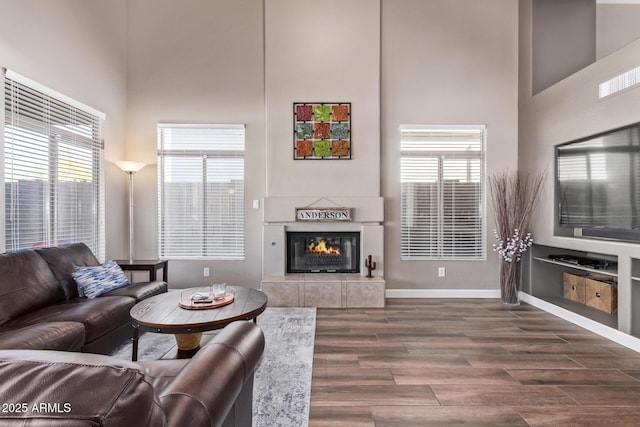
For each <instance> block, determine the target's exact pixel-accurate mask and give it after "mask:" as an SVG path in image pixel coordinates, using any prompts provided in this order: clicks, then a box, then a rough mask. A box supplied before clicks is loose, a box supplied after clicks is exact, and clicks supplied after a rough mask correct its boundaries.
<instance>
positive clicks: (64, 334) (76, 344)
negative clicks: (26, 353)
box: [0, 322, 84, 351]
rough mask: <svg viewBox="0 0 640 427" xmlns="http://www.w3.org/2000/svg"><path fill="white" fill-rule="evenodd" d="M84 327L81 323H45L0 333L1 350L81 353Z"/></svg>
mask: <svg viewBox="0 0 640 427" xmlns="http://www.w3.org/2000/svg"><path fill="white" fill-rule="evenodd" d="M83 345H84V325H83V324H82V323H79V322H45V323H38V324H36V325H30V326H25V327H22V328H18V329H11V330H7V331H0V349H25V350H28V349H33V350H63V351H80V350H81V349H82V346H83Z"/></svg>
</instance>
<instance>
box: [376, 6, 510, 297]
mask: <svg viewBox="0 0 640 427" xmlns="http://www.w3.org/2000/svg"><path fill="white" fill-rule="evenodd" d="M517 40H518V5H517V3H516V2H513V1H511V0H430V1H422V0H383V1H382V80H381V82H382V83H381V84H382V101H381V106H382V109H381V114H382V127H381V128H382V131H381V136H382V159H383V160H382V176H383V181H382V182H383V187H382V190H383V196H384V197H385V263H386V269H385V274H386V280H387V288H388V289H389V288H400V289H420V288H426V289H433V288H435V289H496V288H497V287H498V283H499V280H498V258H497V255H496V254H495V253H493V252H492V250H491V245H492V244H493V243H494V242H493V241H492V239H493V236H492V233H491V232H490V230H492V229H493V228H494V225H493V219H492V217H491V216H489V220H488V221H487V229H488V232H487V259H486V261H473V262H459V261H458V262H456V261H402V260H401V259H400V195H399V193H400V180H399V176H400V172H399V166H400V159H399V153H400V150H399V144H400V132H399V126H400V125H401V124H433V125H442V124H454V125H455V124H463V125H466V124H486V125H487V134H488V142H487V173H488V174H491V173H493V172H495V171H497V170H502V169H505V168H510V169H515V167H516V161H517V144H518V129H517V107H518V105H517V88H518V54H517V52H518V50H517V49H518V45H517ZM487 212H490V209H489V205H487ZM439 266H444V267H445V268H446V277H445V278H438V275H437V271H438V267H439Z"/></svg>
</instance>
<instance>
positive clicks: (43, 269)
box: [0, 250, 65, 325]
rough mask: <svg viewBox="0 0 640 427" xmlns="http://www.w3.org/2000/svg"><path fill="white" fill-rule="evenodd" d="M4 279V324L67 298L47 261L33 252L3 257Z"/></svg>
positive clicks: (0, 306) (0, 272) (0, 305)
mask: <svg viewBox="0 0 640 427" xmlns="http://www.w3.org/2000/svg"><path fill="white" fill-rule="evenodd" d="M0 280H1V281H2V285H1V286H0V325H2V324H4V323H7V322H8V321H10V320H11V319H13V318H15V317H18V316H20V315H22V314H25V313H28V312H30V311H32V310H36V309H39V308H41V307H44V306H47V305H51V304H56V303H58V302H61V301H63V300H64V297H65V296H64V292H63V290H62V288H61V287H60V285H59V283H58V281H57V280H56V278H55V276H54V275H53V273H52V272H51V269H49V266H48V265H47V263H46V262H45V260H44V259H42V258H41V257H40V256H39V255H38V254H37V253H36V252H35V251H33V250H20V251H15V252H7V253H4V254H0Z"/></svg>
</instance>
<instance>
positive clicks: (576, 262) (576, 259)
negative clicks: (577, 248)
mask: <svg viewBox="0 0 640 427" xmlns="http://www.w3.org/2000/svg"><path fill="white" fill-rule="evenodd" d="M547 258H549V259H550V260H553V261H558V262H564V263H567V264H570V265H572V266H580V267H589V268H593V269H595V270H606V269H612V268H617V267H618V263H617V262H615V261H610V260H607V259H602V258H589V257H584V256H578V255H569V254H551V255H548V256H547Z"/></svg>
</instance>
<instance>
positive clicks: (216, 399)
mask: <svg viewBox="0 0 640 427" xmlns="http://www.w3.org/2000/svg"><path fill="white" fill-rule="evenodd" d="M263 351H264V335H263V333H262V330H261V329H260V328H259V327H258V326H256V325H255V324H253V323H251V322H245V321H238V322H234V323H232V324H230V325H228V326H227V327H225V328H224V329H223V330H222V331H221V332H220V333H219V334H218V335H217V336H215V337H214V339H213V340H211V341H210V342H209V343H208V344H207V345H205V346H204V347H203V348H201V349H200V350H199V351H198V353H196V355H195V356H194V357H193V359H191V361H190V362H189V363H187V364H186V365H185V366H184V368H183V369H182V370H181V371H180V373H179V374H178V375H177V376H176V378H175V380H174V381H172V382H171V383H170V384H168V385H167V387H166V389H164V390H157V392H158V396H159V398H160V402H161V405H162V407H163V409H164V412H165V414H167V417H168V421H169V422H168V425H169V426H170V427H171V426H184V425H194V426H195V425H209V423H211V424H210V425H211V426H219V425H222V423H223V422H224V420H225V417H226V416H227V413H228V412H229V411H230V410H231V408H232V407H233V405H234V403H235V401H236V398H237V397H238V396H239V394H240V392H241V391H242V388H243V386H244V384H245V383H246V382H247V381H248V380H249V379H250V378H252V375H253V372H254V370H255V369H256V366H257V364H258V362H259V361H260V357H261V355H262V352H263Z"/></svg>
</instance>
